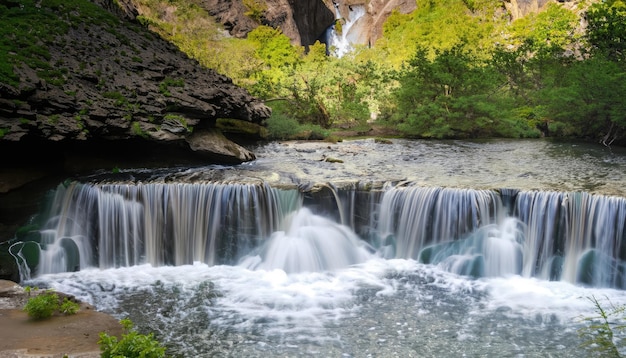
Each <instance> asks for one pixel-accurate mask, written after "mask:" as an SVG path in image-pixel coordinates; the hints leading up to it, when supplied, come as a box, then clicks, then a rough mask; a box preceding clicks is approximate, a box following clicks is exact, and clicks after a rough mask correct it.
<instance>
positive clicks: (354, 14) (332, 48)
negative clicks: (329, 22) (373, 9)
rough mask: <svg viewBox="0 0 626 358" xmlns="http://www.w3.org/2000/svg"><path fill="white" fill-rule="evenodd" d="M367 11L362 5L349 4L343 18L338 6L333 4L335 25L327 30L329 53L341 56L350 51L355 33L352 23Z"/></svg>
mask: <svg viewBox="0 0 626 358" xmlns="http://www.w3.org/2000/svg"><path fill="white" fill-rule="evenodd" d="M366 13H367V11H366V9H365V6H363V5H350V6H349V7H348V17H347V18H345V19H344V18H343V17H342V15H341V13H340V12H339V6H338V5H337V4H335V19H336V20H335V25H333V26H331V27H330V28H329V30H328V32H329V33H328V40H327V43H328V48H329V53H330V54H332V55H334V56H337V57H343V56H345V55H346V54H347V53H349V52H350V51H352V45H353V44H354V43H355V42H356V41H355V38H356V37H357V35H356V34H354V33H353V32H352V28H353V26H354V24H355V23H356V22H357V21H358V20H359V19H360V18H362V17H363V16H364V15H365V14H366Z"/></svg>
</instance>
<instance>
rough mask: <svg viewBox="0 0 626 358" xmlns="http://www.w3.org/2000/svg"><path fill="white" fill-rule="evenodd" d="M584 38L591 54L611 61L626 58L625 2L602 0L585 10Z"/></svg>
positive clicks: (620, 60) (619, 60) (621, 60)
mask: <svg viewBox="0 0 626 358" xmlns="http://www.w3.org/2000/svg"><path fill="white" fill-rule="evenodd" d="M585 17H586V18H587V21H588V25H587V34H586V39H587V41H588V43H589V46H590V50H591V52H592V54H595V55H602V56H605V57H607V58H608V59H609V60H611V61H618V62H623V61H624V60H625V59H626V4H624V2H623V1H620V0H609V1H602V2H599V3H595V4H593V5H591V7H590V8H589V9H588V11H587V12H586V16H585Z"/></svg>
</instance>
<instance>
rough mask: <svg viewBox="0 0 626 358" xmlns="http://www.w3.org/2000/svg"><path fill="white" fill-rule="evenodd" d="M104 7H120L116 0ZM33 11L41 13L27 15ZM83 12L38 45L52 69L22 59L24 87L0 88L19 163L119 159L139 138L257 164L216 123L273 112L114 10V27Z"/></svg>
mask: <svg viewBox="0 0 626 358" xmlns="http://www.w3.org/2000/svg"><path fill="white" fill-rule="evenodd" d="M101 3H103V5H106V6H107V7H109V8H115V6H117V5H113V0H105V1H101ZM28 4H29V3H28V2H26V5H25V6H29V5H28ZM43 4H45V3H43ZM122 4H123V3H122ZM33 6H38V8H37V9H35V10H36V11H38V12H40V13H44V12H45V14H43V15H44V16H55V15H56V16H58V17H59V18H62V17H63V16H65V14H64V13H61V12H62V11H63V10H62V9H55V8H46V7H45V5H44V7H42V6H41V5H37V4H34V3H33ZM29 10H31V12H34V11H35V10H32V9H25V10H24V11H29ZM75 11H78V10H75ZM102 11H104V10H102ZM128 11H129V10H128V9H126V10H119V11H118V13H119V14H120V15H123V16H127V15H128ZM130 11H132V9H131V10H130ZM17 14H18V16H19V14H20V13H17ZM77 15H78V16H77V17H74V18H73V19H71V20H68V21H65V22H61V24H67V31H62V32H59V33H57V34H55V36H53V37H52V38H49V39H42V41H41V42H40V43H37V44H33V45H34V46H33V47H36V49H35V50H36V51H39V52H40V53H41V54H42V55H41V56H40V57H39V58H37V60H38V61H42V60H45V61H46V63H45V64H42V65H41V66H43V69H45V71H43V70H42V68H39V67H37V64H38V63H40V62H36V61H32V60H26V61H23V62H21V61H20V60H19V56H18V54H15V57H16V58H15V60H14V61H12V62H13V63H14V66H13V75H14V77H15V78H16V81H12V82H9V81H7V82H9V83H7V82H5V83H0V134H1V135H0V149H2V150H3V152H4V153H7V152H11V153H14V154H16V155H17V156H18V157H20V160H22V159H24V158H25V156H26V157H28V154H29V153H32V152H38V151H41V152H44V153H46V155H47V156H50V155H51V154H58V155H65V153H66V152H72V151H75V150H77V148H80V151H81V152H83V153H84V152H85V151H95V152H99V153H103V154H106V153H107V151H108V150H111V153H110V154H111V155H113V154H115V153H117V152H118V151H119V148H120V147H124V146H125V145H126V144H127V143H131V142H132V143H133V147H136V145H137V144H139V145H140V146H142V145H143V146H145V147H146V148H154V149H158V148H166V150H170V149H172V148H175V149H176V150H179V151H181V152H183V153H184V152H188V153H189V155H196V156H198V157H203V158H205V160H206V161H207V162H208V161H215V162H226V163H239V162H243V161H247V160H251V159H253V158H254V155H253V154H252V153H250V152H249V151H247V150H246V149H244V148H243V147H240V146H237V145H235V144H234V143H232V142H230V141H228V140H227V139H226V138H224V136H223V135H221V134H220V133H219V131H217V130H216V129H215V128H216V122H217V120H218V119H220V118H229V119H237V120H242V121H247V122H252V123H254V124H257V125H259V126H262V125H263V124H264V120H265V119H266V118H268V117H269V115H270V109H269V108H268V107H267V106H265V105H264V104H263V103H262V102H260V101H259V100H257V99H255V98H253V97H252V96H250V95H249V94H248V93H247V92H246V91H245V90H243V89H242V88H240V87H238V86H235V85H234V84H233V83H232V81H231V80H230V79H229V78H226V77H224V76H222V75H220V74H218V73H216V72H215V71H213V70H210V69H206V68H202V67H201V66H199V65H198V63H197V62H196V61H194V60H192V59H190V58H188V57H187V56H186V55H185V54H183V53H182V52H180V51H179V50H178V49H177V48H175V47H174V46H173V45H171V44H170V43H168V42H166V41H164V40H162V39H160V38H159V37H158V36H156V35H154V34H152V33H151V32H149V31H148V30H146V29H144V28H143V27H141V26H139V25H138V24H135V23H130V22H128V21H125V20H121V19H120V18H117V17H113V15H111V14H109V16H108V17H107V18H106V19H107V20H106V22H103V21H100V22H98V21H89V19H88V18H86V17H85V18H82V20H80V19H81V17H80V14H77ZM30 16H33V13H31V14H30ZM25 21H28V19H27V18H26V16H25ZM59 26H60V25H59ZM40 39H41V38H40ZM35 50H33V51H35ZM10 60H13V59H10ZM44 65H45V66H44ZM47 67H49V68H47ZM34 156H35V157H36V156H37V155H34ZM126 156H127V155H125V157H126Z"/></svg>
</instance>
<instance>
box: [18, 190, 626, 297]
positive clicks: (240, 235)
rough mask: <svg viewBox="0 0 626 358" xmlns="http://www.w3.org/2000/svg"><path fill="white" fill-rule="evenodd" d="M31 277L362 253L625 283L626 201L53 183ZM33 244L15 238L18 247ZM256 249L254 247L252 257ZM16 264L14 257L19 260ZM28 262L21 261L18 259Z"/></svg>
mask: <svg viewBox="0 0 626 358" xmlns="http://www.w3.org/2000/svg"><path fill="white" fill-rule="evenodd" d="M46 216H47V218H48V219H47V224H46V225H45V227H43V228H42V229H41V230H40V236H39V237H40V239H39V241H38V243H37V245H38V246H39V247H40V249H41V250H40V254H39V258H38V262H35V263H31V264H32V265H33V266H35V267H32V268H34V269H35V272H36V274H43V273H54V272H64V271H73V270H80V269H84V268H88V267H100V268H110V267H121V266H132V265H138V264H144V263H149V264H152V265H156V266H159V265H185V264H191V263H194V262H202V263H206V264H208V265H217V264H237V262H238V261H239V260H241V259H246V260H247V261H246V266H247V267H250V268H266V269H273V268H283V269H284V270H286V271H301V270H326V269H332V268H335V267H341V266H345V265H351V264H354V263H358V262H362V261H363V260H366V259H367V257H368V255H371V254H376V255H378V256H381V257H384V258H387V259H392V258H399V259H413V260H419V261H421V262H423V263H426V264H433V265H438V266H440V267H442V268H444V269H446V270H448V271H451V272H455V273H458V274H461V275H469V276H474V277H483V276H502V275H509V274H515V275H522V276H525V277H537V278H540V279H544V280H564V281H567V282H576V283H581V284H585V285H591V286H598V287H616V288H626V275H625V274H624V273H625V272H626V261H625V260H626V247H625V245H623V243H624V241H625V240H626V199H624V198H621V197H609V196H602V195H591V194H587V193H580V192H571V193H568V192H541V191H520V192H518V191H515V190H510V189H502V190H473V189H455V188H440V187H421V186H417V185H413V184H411V183H401V184H392V183H387V184H386V185H383V186H381V187H378V188H377V189H373V188H371V187H369V186H367V185H358V184H357V185H348V186H342V187H341V188H338V187H336V186H334V185H332V184H327V185H326V186H323V187H321V189H318V190H315V191H314V192H301V191H299V190H297V189H295V188H294V189H277V188H272V187H270V186H269V185H267V184H237V183H137V184H100V185H89V184H80V183H70V184H68V185H59V187H58V188H57V189H56V191H55V193H54V196H53V198H52V200H51V203H50V206H49V209H48V213H47V214H46ZM32 245H33V242H25V243H22V246H20V245H18V244H16V245H14V246H15V247H14V248H13V251H12V252H13V253H14V254H15V256H16V258H18V257H19V258H20V260H24V257H25V256H24V255H22V252H21V251H20V247H21V248H22V249H23V250H26V248H27V247H28V248H30V247H32ZM254 257H256V258H254ZM21 263H22V262H20V264H21ZM22 266H23V265H22Z"/></svg>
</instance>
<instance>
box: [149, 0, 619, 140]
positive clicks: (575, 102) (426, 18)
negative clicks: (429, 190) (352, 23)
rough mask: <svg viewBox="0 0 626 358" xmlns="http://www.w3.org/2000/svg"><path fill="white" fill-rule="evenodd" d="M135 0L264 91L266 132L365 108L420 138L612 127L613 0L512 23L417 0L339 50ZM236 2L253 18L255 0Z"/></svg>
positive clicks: (320, 127)
mask: <svg viewBox="0 0 626 358" xmlns="http://www.w3.org/2000/svg"><path fill="white" fill-rule="evenodd" d="M137 2H138V3H139V4H140V5H141V6H142V9H143V14H144V15H142V16H143V19H144V21H146V23H148V24H150V25H152V26H153V28H154V29H155V31H157V32H159V33H161V34H162V35H163V36H164V37H166V38H167V39H169V40H170V41H173V42H175V43H177V44H178V45H179V47H181V49H183V50H184V51H186V52H187V53H189V54H190V55H191V56H193V57H196V58H197V59H198V60H199V61H200V62H201V63H203V64H205V65H207V66H209V67H214V68H217V69H218V70H219V71H221V72H223V73H225V74H226V75H228V76H230V77H231V78H233V80H234V81H235V82H236V83H237V84H239V85H241V86H244V87H246V88H247V89H249V90H250V91H251V92H252V93H253V94H254V95H256V96H259V97H261V98H263V99H265V100H266V101H267V104H268V105H270V106H272V107H273V109H274V115H273V117H272V118H271V119H270V121H269V122H268V124H269V129H270V132H271V134H272V135H273V137H274V138H289V137H294V136H298V135H302V132H306V133H315V135H314V136H313V137H318V136H324V135H328V133H330V132H331V131H332V129H334V128H339V127H341V128H348V127H350V128H357V129H358V128H367V126H368V124H369V123H371V122H372V120H373V119H376V122H377V123H378V124H381V125H387V126H391V127H393V128H395V129H397V130H399V131H400V132H401V133H403V134H404V135H406V136H411V137H420V138H478V137H512V138H521V137H539V136H567V137H578V138H588V139H593V140H598V141H600V142H602V143H604V144H605V145H609V144H611V143H613V142H614V141H616V140H617V141H618V142H621V143H624V139H625V138H626V137H625V132H624V129H625V128H626V119H625V118H624V113H626V111H624V109H625V108H624V106H625V104H624V103H625V100H624V98H626V85H625V83H626V81H624V76H625V73H626V72H625V70H626V68H625V64H624V46H626V45H625V43H626V30H625V27H626V25H624V24H626V21H625V20H626V19H625V14H626V7H625V5H624V3H623V2H622V1H604V2H594V3H593V4H588V3H586V2H584V1H583V2H580V3H578V7H575V8H566V7H564V6H563V5H562V4H560V3H556V2H555V3H549V4H548V5H547V7H546V8H545V9H543V10H542V11H540V12H537V13H532V14H530V15H527V16H525V17H523V18H520V19H517V20H515V21H510V15H509V14H508V13H507V11H506V10H505V9H504V7H503V5H502V3H501V1H498V0H442V1H426V2H418V8H417V10H416V11H414V12H413V13H411V14H400V13H398V12H394V13H393V14H392V15H391V16H390V17H389V19H388V20H387V22H386V23H385V26H384V36H383V38H381V39H379V40H378V41H377V43H376V45H375V46H373V47H372V48H365V47H359V46H357V47H356V48H355V49H354V50H353V51H352V52H350V53H348V54H347V55H345V56H343V57H340V58H339V57H336V56H332V55H331V56H329V55H327V54H328V53H331V54H332V53H333V51H332V49H327V48H326V46H325V45H324V44H320V43H318V44H315V45H313V46H310V47H309V49H308V52H305V51H304V49H303V48H301V47H297V46H293V45H292V44H291V43H290V40H289V39H288V38H287V37H286V36H285V35H284V34H282V33H281V32H280V30H278V29H273V28H269V27H266V26H259V27H258V28H256V29H255V30H253V31H252V32H250V33H249V34H248V37H247V38H246V39H232V38H229V37H225V36H221V35H220V33H221V32H220V30H219V28H218V26H217V25H215V23H214V22H211V21H207V20H206V19H207V18H209V17H208V15H207V14H206V13H204V12H203V10H200V8H199V7H197V6H196V5H194V2H193V0H176V1H174V0H171V1H164V0H137ZM246 4H247V5H246V6H247V7H248V9H250V11H249V12H248V14H249V16H251V17H252V18H255V19H260V18H262V16H263V11H265V8H264V7H263V6H262V5H263V3H262V2H260V1H248V2H247V3H246ZM164 7H170V8H171V9H174V11H169V12H168V11H164V10H163V9H164ZM159 14H160V15H159ZM164 14H169V15H168V16H169V17H168V18H165V15H164ZM172 14H174V15H173V17H174V18H178V19H179V21H172V19H173V17H172ZM581 16H582V18H584V19H586V20H587V21H588V27H587V30H586V32H583V31H581V27H580V26H579V23H580V21H581ZM196 25H198V26H200V27H199V28H195V27H194V26H196ZM442 28H445V31H441V30H440V29H442ZM199 29H201V30H199ZM224 56H228V57H230V58H231V59H232V58H235V59H240V60H238V61H233V60H229V61H225V60H224V59H225V57H224ZM316 128H317V129H316ZM329 130H330V131H329Z"/></svg>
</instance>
